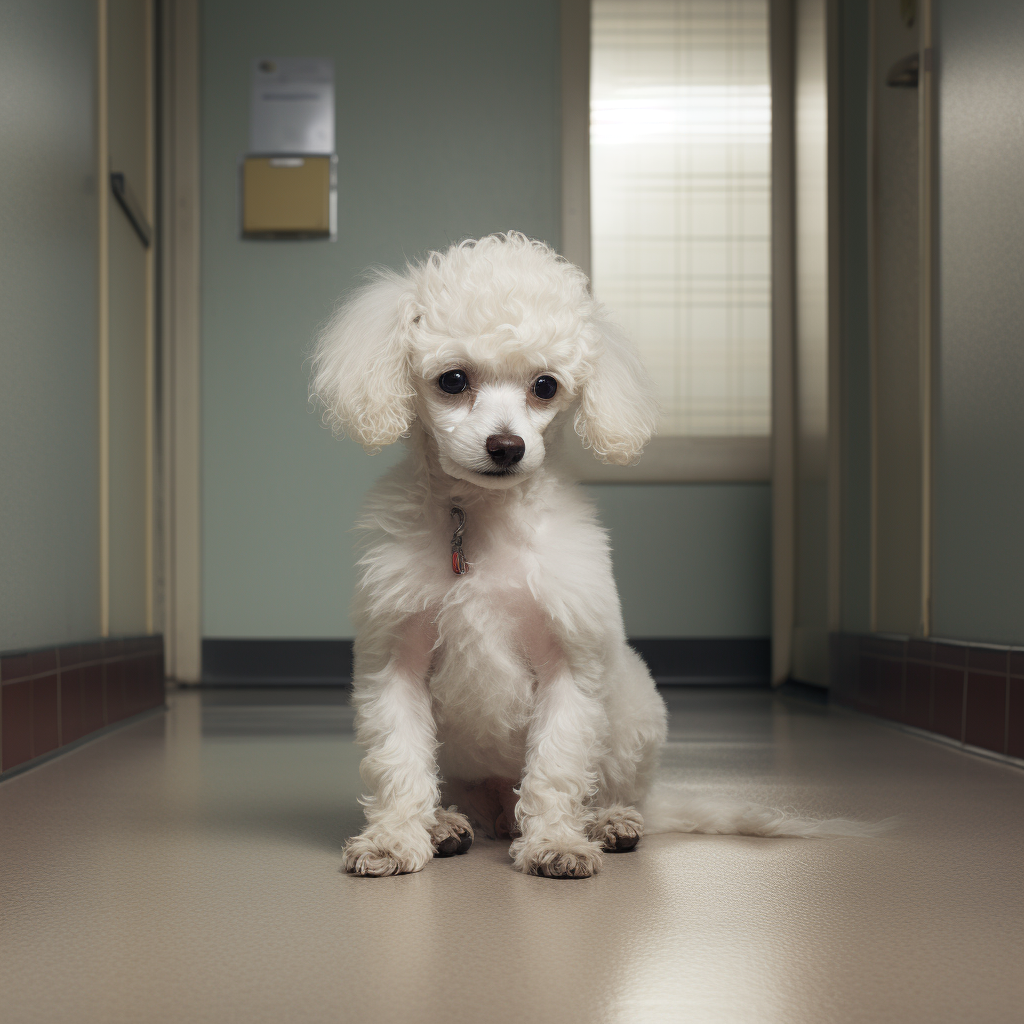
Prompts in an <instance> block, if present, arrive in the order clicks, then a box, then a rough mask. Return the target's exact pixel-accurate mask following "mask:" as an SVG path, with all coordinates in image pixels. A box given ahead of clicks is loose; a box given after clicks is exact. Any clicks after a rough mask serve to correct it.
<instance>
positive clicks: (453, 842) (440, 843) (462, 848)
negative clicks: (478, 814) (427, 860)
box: [430, 804, 473, 857]
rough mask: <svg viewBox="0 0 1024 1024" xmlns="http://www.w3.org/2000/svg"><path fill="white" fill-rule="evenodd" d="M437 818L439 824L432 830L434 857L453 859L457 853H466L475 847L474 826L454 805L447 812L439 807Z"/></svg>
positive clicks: (431, 839) (431, 840) (431, 838)
mask: <svg viewBox="0 0 1024 1024" xmlns="http://www.w3.org/2000/svg"><path fill="white" fill-rule="evenodd" d="M436 816H437V824H436V825H434V827H433V828H432V829H430V842H431V843H432V844H433V846H434V856H435V857H451V856H453V855H454V854H456V853H465V852H466V851H467V850H468V849H469V848H470V847H471V846H472V845H473V826H472V825H471V824H470V823H469V818H467V817H466V816H465V815H464V814H459V811H458V808H457V807H456V806H455V805H454V804H452V806H451V807H449V808H448V809H447V810H446V809H445V808H443V807H438V809H437V812H436Z"/></svg>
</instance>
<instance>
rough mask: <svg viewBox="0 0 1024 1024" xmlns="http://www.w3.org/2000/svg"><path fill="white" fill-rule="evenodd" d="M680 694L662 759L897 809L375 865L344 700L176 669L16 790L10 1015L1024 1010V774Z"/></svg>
mask: <svg viewBox="0 0 1024 1024" xmlns="http://www.w3.org/2000/svg"><path fill="white" fill-rule="evenodd" d="M668 698H669V701H670V704H671V708H672V742H671V744H670V746H669V748H668V750H667V752H666V757H665V770H666V774H669V775H671V776H673V777H675V778H677V779H678V780H680V781H684V782H685V783H686V784H687V785H692V786H693V787H694V788H696V789H699V790H701V791H705V792H723V793H730V794H734V795H746V796H750V797H752V798H755V799H758V800H764V801H770V802H773V803H781V804H785V805H794V806H796V807H798V808H800V809H801V810H806V811H809V812H812V813H815V814H822V815H845V816H852V817H859V818H863V819H881V818H885V817H888V816H890V815H898V816H899V818H900V820H901V823H900V825H899V827H898V828H897V829H896V830H895V831H893V832H891V833H890V834H889V835H888V836H886V837H885V838H883V839H878V840H851V839H845V840H843V839H839V840H795V839H770V840H769V839H748V838H736V837H728V836H707V837H702V836H679V835H676V836H672V835H669V836H655V837H648V838H647V839H645V840H644V841H643V842H642V843H641V845H640V847H639V848H638V849H637V850H636V851H635V852H634V853H629V854H620V855H609V856H607V857H606V859H605V866H604V870H603V871H602V873H601V874H600V875H598V876H597V877H595V878H593V879H588V880H580V881H555V880H549V879H541V878H531V877H525V876H522V875H519V874H516V873H515V872H514V871H512V869H511V867H510V862H509V860H508V857H507V843H497V842H480V841H478V843H477V844H476V845H475V846H474V847H473V849H472V850H471V851H470V852H469V853H468V854H467V855H465V856H463V857H456V858H451V859H447V860H435V861H434V862H433V863H432V864H430V865H429V866H428V868H427V869H426V870H425V871H423V872H422V873H420V874H418V875H411V876H403V877H399V878H385V879H363V878H354V877H349V876H346V875H343V874H340V873H339V872H338V865H339V847H340V845H341V843H342V840H343V839H344V837H345V836H346V835H348V834H349V833H350V832H352V831H353V830H355V829H357V828H358V825H359V821H360V810H359V807H358V804H357V802H356V797H357V795H358V793H359V783H358V777H357V774H356V766H357V764H358V760H359V751H358V749H357V748H356V747H355V746H354V744H353V742H352V737H351V712H350V711H349V709H348V707H347V706H346V705H345V703H344V701H345V695H344V694H343V693H338V692H333V691H319V692H316V691H296V692H292V693H288V694H282V693H280V692H277V691H244V692H243V691H234V692H225V691H220V692H217V691H207V692H204V693H199V692H196V691H179V692H176V693H172V694H171V695H170V711H169V713H168V714H166V715H160V716H157V717H153V718H151V719H148V720H146V721H143V722H140V723H138V724H136V725H134V726H131V727H130V728H126V729H124V730H122V731H120V732H116V733H114V734H112V735H109V736H107V737H105V738H103V739H100V740H98V741H96V742H94V743H91V744H89V745H87V746H85V747H82V748H80V749H78V750H76V751H73V752H72V753H70V754H67V755H65V756H63V757H61V758H58V759H56V760H55V761H52V762H50V763H48V764H45V765H43V766H41V767H39V768H36V769H34V770H33V771H30V772H27V773H25V774H24V775H21V776H16V777H14V778H12V779H10V780H8V781H7V782H5V783H3V784H2V785H0V1019H2V1020H3V1022H4V1024H20V1022H23V1021H40V1022H47V1024H52V1022H55V1021H75V1022H93V1021H96V1022H106V1024H109V1022H121V1021H131V1022H141V1021H147V1022H148V1021H190V1022H206V1021H210V1022H214V1021H216V1022H225V1021H240V1022H245V1024H259V1022H264V1021H267V1022H296V1021H349V1020H351V1021H356V1020H360V1021H367V1022H391V1021H396V1022H412V1024H415V1022H419V1021H430V1022H435V1021H436V1022H439V1024H440V1022H445V1024H460V1022H478V1021H484V1022H491V1021H493V1022H504V1021H513V1020H515V1021H522V1022H525V1024H546V1022H549V1021H550V1022H567V1024H573V1022H581V1024H582V1022H588V1024H590V1022H603V1021H608V1022H611V1021H640V1022H646V1021H683V1020H686V1021H728V1022H733V1021H737V1022H746V1021H750V1022H775V1021H778V1022H787V1024H792V1022H804V1021H806V1022H812V1021H813V1022H816V1024H818V1022H830V1024H839V1022H847V1021H864V1022H883V1021H901V1022H907V1021H922V1022H923V1021H928V1022H936V1021H958V1022H960V1021H979V1022H986V1024H987V1022H1000V1021H1007V1022H1011V1021H1012V1022H1019V1021H1021V1020H1022V1019H1024V968H1022V964H1024V871H1022V868H1024V772H1022V771H1020V770H1019V769H1016V768H1014V767H1010V766H1007V765H1003V764H999V763H996V762H993V761H987V760H983V759H981V758H976V757H973V756H971V755H969V754H965V753H962V752H959V751H956V750H953V749H950V748H948V747H944V746H942V745H939V744H936V743H932V742H929V741H926V740H923V739H919V738H916V737H913V736H910V735H907V734H904V733H901V732H899V731H897V730H895V729H892V728H889V727H885V726H882V725H880V724H877V723H875V722H872V721H870V720H868V719H865V718H860V717H857V716H854V715H851V714H848V713H845V712H842V711H837V710H830V709H827V708H825V707H819V706H815V705H812V704H805V703H802V702H799V701H795V700H793V699H791V698H787V697H778V696H775V697H773V696H771V695H770V694H768V693H767V692H764V691H728V690H726V691H722V690H717V691H716V690H675V691H670V692H669V693H668Z"/></svg>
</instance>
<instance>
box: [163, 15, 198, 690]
mask: <svg viewBox="0 0 1024 1024" xmlns="http://www.w3.org/2000/svg"><path fill="white" fill-rule="evenodd" d="M162 48H163V126H162V131H163V142H164V147H163V182H164V189H163V224H164V232H163V252H162V257H163V260H162V265H163V281H162V285H163V300H164V301H163V317H162V325H161V326H162V332H161V333H162V339H163V396H162V397H163V407H164V565H165V581H166V582H165V586H166V592H165V617H166V622H165V629H164V637H165V650H166V652H167V674H168V675H169V676H170V677H172V678H174V679H178V680H180V681H181V682H188V683H194V682H198V681H199V680H200V678H201V675H202V653H201V649H202V625H201V624H202V613H201V597H202V575H201V564H202V563H201V550H202V549H201V533H200V521H201V510H200V468H201V463H200V337H199V5H198V0H167V2H166V3H165V4H164V5H163V33H162Z"/></svg>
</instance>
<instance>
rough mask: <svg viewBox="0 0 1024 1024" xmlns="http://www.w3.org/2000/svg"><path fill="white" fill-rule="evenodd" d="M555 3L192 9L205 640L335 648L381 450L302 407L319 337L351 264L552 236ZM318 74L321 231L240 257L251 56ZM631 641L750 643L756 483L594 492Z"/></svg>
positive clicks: (761, 519) (758, 523)
mask: <svg viewBox="0 0 1024 1024" xmlns="http://www.w3.org/2000/svg"><path fill="white" fill-rule="evenodd" d="M558 10H559V6H558V3H557V2H555V0H522V2H520V3H516V4H510V5H496V4H495V5H480V4H473V3H469V2H465V0H464V2H446V3H445V4H443V5H423V4H417V3H413V2H412V0H402V2H396V3H391V4H387V5H379V4H378V5H369V4H353V3H339V2H335V0H332V2H328V0H297V2H294V3H290V4H285V3H283V2H282V0H256V2H243V0H206V2H205V3H204V4H203V25H202V46H203V55H204V56H203V67H202V90H203V91H202V112H203V113H202V117H203V120H202V188H203V207H202V218H203V239H202V261H203V262H202V291H203V308H202V344H203V453H202V455H203V632H204V635H206V636H207V637H234V638H246V637H348V636H351V635H352V630H351V624H350V621H349V618H348V610H347V609H348V604H349V600H350V596H351V592H352V587H353V584H354V581H355V577H354V572H353V568H352V554H351V535H350V533H349V529H350V527H351V525H352V523H353V522H354V520H355V519H356V517H357V514H358V509H359V506H360V504H361V501H362V496H363V494H364V493H365V491H366V489H367V488H368V487H369V486H370V485H371V484H372V482H373V481H374V480H375V479H376V478H377V477H378V476H379V475H380V474H381V473H382V472H383V471H384V470H385V469H386V468H387V467H388V466H389V465H391V464H392V463H393V461H394V460H395V459H396V458H397V457H400V455H401V452H400V451H399V450H397V449H395V450H385V451H384V452H382V453H381V454H379V455H377V456H374V457H373V458H370V457H368V456H366V455H365V453H364V452H363V451H362V449H360V448H359V447H358V446H357V445H355V444H353V443H352V442H350V441H337V440H335V439H333V438H332V437H331V435H330V433H329V432H328V431H327V430H325V429H324V428H323V427H321V426H320V424H319V421H318V419H317V418H316V416H315V415H313V414H312V413H311V412H310V410H309V408H308V406H307V404H306V384H307V373H308V365H306V364H304V358H305V355H306V353H307V352H308V349H309V345H310V342H311V338H312V335H313V334H314V332H315V329H316V325H317V324H318V323H319V322H321V321H322V320H323V319H324V318H325V317H326V316H327V315H328V314H329V313H330V311H331V309H332V308H333V305H334V303H335V302H336V300H337V299H338V297H339V296H340V295H341V294H342V293H344V292H345V291H347V290H348V289H350V288H351V287H353V285H355V284H356V283H357V282H358V279H359V275H360V274H361V273H362V271H363V270H364V269H365V268H366V267H367V266H368V265H370V264H373V263H382V264H386V265H389V266H395V267H400V266H401V265H402V264H403V263H404V261H405V259H406V258H407V257H413V256H417V255H420V254H422V253H424V252H425V251H427V250H429V249H432V248H443V247H446V246H447V245H448V243H449V242H450V241H454V240H457V239H459V238H461V237H465V236H472V235H479V234H484V233H487V232H490V231H497V230H506V229H508V228H512V227H515V228H518V229H520V230H523V231H525V232H527V233H528V234H531V235H534V236H537V237H540V238H544V239H546V240H548V241H549V242H551V243H552V244H554V245H558V243H559V234H560V216H561V214H560V207H561V200H560V189H561V179H560V164H559V160H560V123H559V119H560V94H559V77H560V67H559V37H558ZM264 54H266V55H273V54H281V55H298V56H305V55H308V56H324V57H330V58H332V59H333V60H334V63H335V76H336V93H337V148H338V155H339V203H338V209H339V215H338V224H339V237H338V241H337V242H335V243H328V242H273V243H265V242H263V243H261V242H243V241H241V240H240V239H239V237H238V235H239V233H238V223H237V216H238V213H237V161H238V158H239V156H240V155H242V154H243V153H244V152H245V149H246V145H247V137H248V88H249V66H250V61H251V59H252V58H253V57H255V56H259V55H264ZM591 491H592V493H593V495H594V496H595V499H596V500H597V502H598V504H599V505H600V507H601V509H602V513H603V516H604V519H605V522H606V523H607V524H608V525H609V526H610V527H611V529H612V535H613V544H614V546H615V549H616V551H617V552H618V557H617V561H616V571H617V574H618V578H619V582H620V586H621V590H622V597H623V604H624V607H625V613H626V620H627V628H628V629H629V631H630V632H631V633H632V634H633V635H639V636H669V637H671V636H764V635H767V633H768V631H769V614H768V602H769V596H768V576H769V541H768V532H769V527H768V524H769V502H768V488H767V486H765V485H715V486H701V485H657V486H645V485H638V486H594V487H592V488H591Z"/></svg>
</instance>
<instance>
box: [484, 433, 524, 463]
mask: <svg viewBox="0 0 1024 1024" xmlns="http://www.w3.org/2000/svg"><path fill="white" fill-rule="evenodd" d="M525 452H526V442H525V441H524V440H523V439H522V438H521V437H520V436H519V435H518V434H491V436H490V437H489V438H487V454H488V455H490V457H491V459H492V460H493V461H494V463H495V464H496V465H498V466H514V465H515V464H516V463H517V462H518V461H519V460H520V459H521V458H522V457H523V455H524V453H525Z"/></svg>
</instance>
